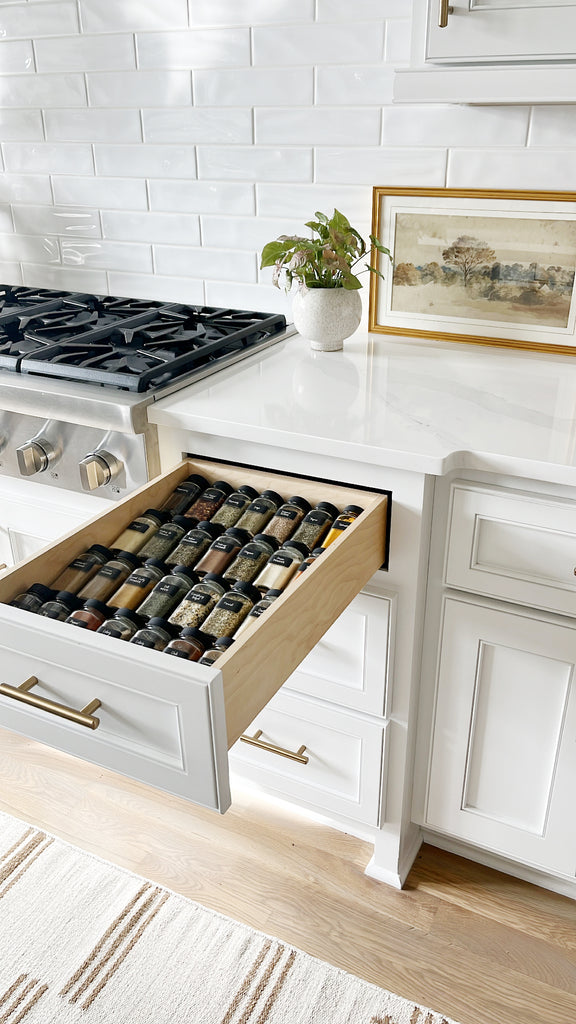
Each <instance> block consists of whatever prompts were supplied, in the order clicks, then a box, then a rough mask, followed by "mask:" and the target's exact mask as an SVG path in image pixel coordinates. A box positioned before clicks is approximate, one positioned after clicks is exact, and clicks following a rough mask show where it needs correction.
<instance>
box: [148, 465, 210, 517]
mask: <svg viewBox="0 0 576 1024" xmlns="http://www.w3.org/2000/svg"><path fill="white" fill-rule="evenodd" d="M209 486H210V485H209V483H208V481H207V479H206V477H204V476H201V475H200V473H191V474H190V476H188V477H186V479H185V480H183V481H182V483H181V484H178V487H177V488H176V490H174V491H172V494H169V495H168V497H167V498H166V501H165V502H164V504H163V505H161V506H160V507H161V509H162V511H165V512H170V514H171V515H173V516H176V515H178V516H180V515H183V514H184V512H186V510H187V509H189V508H190V505H191V504H192V502H193V501H195V500H196V498H197V497H198V495H199V494H201V493H202V491H205V490H206V488H207V487H209Z"/></svg>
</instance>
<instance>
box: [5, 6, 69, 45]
mask: <svg viewBox="0 0 576 1024" xmlns="http://www.w3.org/2000/svg"><path fill="white" fill-rule="evenodd" d="M77 32H78V16H77V13H76V4H75V3H74V0H64V2H62V3H44V4H41V5H36V4H30V3H27V4H6V5H4V4H2V6H0V38H1V39H17V38H19V39H37V38H38V37H39V36H64V35H72V34H74V33H77Z"/></svg>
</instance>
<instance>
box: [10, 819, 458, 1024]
mask: <svg viewBox="0 0 576 1024" xmlns="http://www.w3.org/2000/svg"><path fill="white" fill-rule="evenodd" d="M20 1022H24V1024H76V1022H78V1024H79V1022H83V1024H104V1022H105V1024H452V1022H451V1021H448V1020H447V1018H445V1017H443V1016H442V1015H440V1014H438V1013H433V1012H432V1011H430V1010H427V1009H425V1008H423V1007H420V1006H416V1005H415V1004H414V1003H410V1002H407V1001H406V1000H405V999H401V998H400V997H399V996H395V995H392V994H391V993H390V992H386V991H385V990H384V989H381V988H378V987H376V986H374V985H369V984H367V983H366V982H363V981H360V980H359V979H358V978H355V977H353V976H351V975H349V974H346V973H345V972H344V971H341V970H338V969H337V968H335V967H331V966H330V965H329V964H326V963H323V962H322V961H320V960H315V959H314V958H313V957H311V956H308V954H306V953H303V952H300V951H299V950H297V949H294V948H292V947H291V946H288V945H286V944H285V943H283V942H280V941H279V940H278V939H274V938H270V937H268V936H266V935H263V934H261V933H259V932H255V931H253V930H252V929H251V928H248V927H246V926H245V925H243V924H239V923H237V922H235V921H231V920H229V919H228V918H225V917H223V916H222V915H220V914H216V913H214V912H213V911H211V910H207V909H206V908H204V907H201V906H199V905H198V904H196V903H192V902H191V901H190V900H187V899H185V898H184V897H182V896H178V895H177V894H175V893H172V892H170V891H168V890H167V889H162V888H160V887H159V886H157V885H154V884H153V883H152V882H147V881H146V880H145V879H143V878H139V877H137V876H136V875H133V874H131V873H130V872H128V871H124V870H123V869H121V868H118V867H115V866H114V865H111V864H108V863H107V862H105V861H102V860H100V859H99V858H97V857H94V856H92V855H91V854H88V853H85V852H84V851H82V850H78V849H77V848H76V847H73V846H70V845H68V844H67V843H64V842H62V841H61V840H59V839H56V838H54V837H53V836H50V835H47V834H46V833H44V832H41V831H38V830H37V829H35V828H33V827H32V826H27V825H25V824H24V823H23V822H21V821H17V820H16V819H14V818H11V817H9V816H8V815H5V814H3V813H0V1024H20Z"/></svg>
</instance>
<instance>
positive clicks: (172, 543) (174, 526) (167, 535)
mask: <svg viewBox="0 0 576 1024" xmlns="http://www.w3.org/2000/svg"><path fill="white" fill-rule="evenodd" d="M189 529H190V520H189V519H185V518H184V516H174V518H173V519H172V520H171V522H169V523H164V524H163V525H162V526H161V527H160V529H159V530H158V531H157V532H156V533H155V534H154V536H153V537H150V540H147V541H146V543H145V545H144V547H143V548H140V551H139V552H138V554H139V555H140V558H143V559H146V558H159V559H160V560H162V559H164V558H165V557H166V555H169V554H170V552H171V551H172V550H173V549H174V548H175V547H176V545H177V544H178V542H179V541H181V540H182V537H183V536H184V534H186V533H188V530H189Z"/></svg>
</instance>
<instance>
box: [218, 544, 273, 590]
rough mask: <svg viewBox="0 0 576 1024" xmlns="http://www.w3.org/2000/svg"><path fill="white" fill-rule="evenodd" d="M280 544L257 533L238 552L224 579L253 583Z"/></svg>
mask: <svg viewBox="0 0 576 1024" xmlns="http://www.w3.org/2000/svg"><path fill="white" fill-rule="evenodd" d="M278 547H279V544H278V541H277V540H276V538H275V537H267V536H266V535H265V534H264V533H257V534H256V536H255V537H253V538H252V540H250V541H249V542H248V544H245V545H244V547H243V548H242V549H241V550H240V551H239V552H238V554H237V556H236V558H235V559H234V561H233V562H232V564H231V565H230V566H229V567H228V568H227V569H226V572H225V573H224V579H225V580H229V581H230V582H232V583H239V582H240V581H241V580H242V581H243V582H244V583H251V582H252V580H253V579H255V578H256V576H257V575H258V573H259V572H260V570H261V569H262V568H263V567H264V566H265V565H266V562H267V561H268V559H269V558H270V556H271V555H273V554H274V552H275V551H277V550H278Z"/></svg>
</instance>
